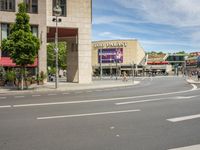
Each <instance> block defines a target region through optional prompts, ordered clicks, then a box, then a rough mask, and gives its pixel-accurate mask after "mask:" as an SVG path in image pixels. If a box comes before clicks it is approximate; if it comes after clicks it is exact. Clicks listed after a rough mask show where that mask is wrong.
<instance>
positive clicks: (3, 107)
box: [0, 105, 11, 108]
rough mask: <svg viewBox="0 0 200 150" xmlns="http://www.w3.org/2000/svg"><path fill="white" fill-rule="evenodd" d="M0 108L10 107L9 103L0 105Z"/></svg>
mask: <svg viewBox="0 0 200 150" xmlns="http://www.w3.org/2000/svg"><path fill="white" fill-rule="evenodd" d="M0 108H11V105H4V106H0Z"/></svg>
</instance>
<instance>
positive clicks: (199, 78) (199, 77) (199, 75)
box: [197, 70, 200, 81]
mask: <svg viewBox="0 0 200 150" xmlns="http://www.w3.org/2000/svg"><path fill="white" fill-rule="evenodd" d="M197 78H198V81H199V80H200V70H199V71H198V72H197Z"/></svg>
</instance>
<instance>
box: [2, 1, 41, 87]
mask: <svg viewBox="0 0 200 150" xmlns="http://www.w3.org/2000/svg"><path fill="white" fill-rule="evenodd" d="M18 7H19V9H18V13H17V14H16V20H15V23H14V24H13V25H12V27H11V31H10V35H9V36H8V38H7V39H4V40H3V41H2V50H3V51H7V52H8V53H9V55H10V57H11V58H12V59H13V61H14V62H15V63H16V65H18V66H20V67H21V83H22V86H21V88H22V90H23V80H24V76H25V67H26V66H27V65H30V64H33V63H34V61H35V58H36V56H37V54H38V50H39V47H40V43H39V39H38V38H37V37H35V36H34V35H33V34H32V32H31V27H30V23H29V20H30V17H29V15H28V14H27V13H26V5H25V3H20V4H18Z"/></svg>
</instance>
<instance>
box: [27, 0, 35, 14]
mask: <svg viewBox="0 0 200 150" xmlns="http://www.w3.org/2000/svg"><path fill="white" fill-rule="evenodd" d="M24 2H25V3H26V7H27V12H29V13H34V14H36V13H38V0H24Z"/></svg>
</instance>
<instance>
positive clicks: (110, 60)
mask: <svg viewBox="0 0 200 150" xmlns="http://www.w3.org/2000/svg"><path fill="white" fill-rule="evenodd" d="M145 60H146V59H145V52H144V49H143V48H142V47H141V45H140V43H139V42H138V40H133V39H130V40H105V41H94V42H92V68H93V76H99V75H100V72H101V70H102V75H103V76H112V75H113V76H116V75H117V76H120V75H121V74H122V73H124V72H126V74H127V75H130V76H131V75H133V73H134V74H135V75H136V76H137V75H142V74H143V73H144V65H145Z"/></svg>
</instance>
